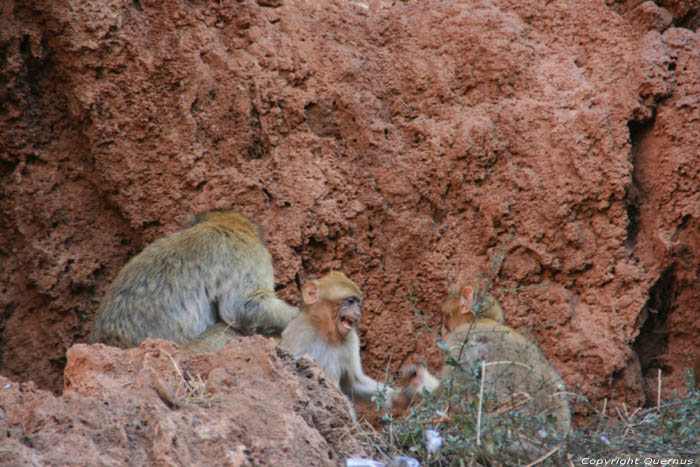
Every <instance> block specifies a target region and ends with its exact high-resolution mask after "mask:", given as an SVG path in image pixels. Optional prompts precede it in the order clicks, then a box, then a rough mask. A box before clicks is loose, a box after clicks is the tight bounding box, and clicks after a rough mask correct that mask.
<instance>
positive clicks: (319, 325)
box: [301, 271, 362, 343]
mask: <svg viewBox="0 0 700 467" xmlns="http://www.w3.org/2000/svg"><path fill="white" fill-rule="evenodd" d="M301 297H302V301H303V308H302V312H303V313H306V314H307V315H309V316H310V318H311V319H312V320H313V321H314V322H315V324H316V329H320V330H321V332H322V333H323V334H324V336H325V338H326V341H327V342H334V343H339V342H342V341H344V340H345V338H346V337H347V336H348V334H350V331H352V330H353V329H355V328H356V327H357V325H358V323H359V322H360V318H361V317H362V292H361V291H360V288H359V287H358V286H357V284H355V283H354V282H353V281H351V280H350V279H348V278H347V276H346V275H345V274H343V273H342V272H337V271H334V272H331V273H329V274H326V275H325V276H323V277H322V278H320V279H317V280H312V281H308V282H306V283H305V284H304V285H303V287H302V288H301Z"/></svg>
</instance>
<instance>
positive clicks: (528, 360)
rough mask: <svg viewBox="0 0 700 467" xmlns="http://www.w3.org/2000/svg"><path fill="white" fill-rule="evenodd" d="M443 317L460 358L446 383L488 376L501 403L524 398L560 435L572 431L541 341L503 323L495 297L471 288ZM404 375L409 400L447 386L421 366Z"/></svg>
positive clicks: (488, 389) (487, 384)
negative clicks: (534, 339)
mask: <svg viewBox="0 0 700 467" xmlns="http://www.w3.org/2000/svg"><path fill="white" fill-rule="evenodd" d="M442 315H443V323H444V326H445V328H446V331H447V332H448V334H447V336H446V337H445V342H446V344H447V349H448V352H449V355H450V356H451V357H452V358H454V360H456V361H457V362H459V366H457V367H455V368H451V367H449V366H448V365H445V367H444V368H443V371H442V375H441V379H442V381H443V382H445V381H447V380H448V378H450V377H453V378H454V379H456V380H457V381H460V382H464V383H475V382H476V383H477V384H470V385H469V387H478V382H479V381H480V378H483V383H484V392H485V394H487V395H488V397H490V398H491V402H493V403H494V404H495V405H499V404H505V403H507V402H509V401H512V400H513V396H514V395H516V396H521V398H522V400H521V402H520V404H519V405H518V407H520V408H523V409H524V410H523V411H524V412H525V413H528V414H529V415H531V416H533V417H535V416H540V417H544V418H545V419H547V420H549V421H550V423H549V426H550V427H551V428H553V429H554V430H555V431H556V432H557V433H558V434H559V435H565V434H566V433H568V432H569V431H570V430H571V413H570V411H569V403H568V399H567V397H566V394H565V391H566V388H565V385H564V382H563V381H562V379H561V377H560V376H559V374H558V373H557V371H556V370H555V369H554V367H553V366H552V365H551V364H550V363H549V361H548V360H547V359H546V358H545V356H544V355H543V354H542V352H541V351H540V349H539V348H538V347H537V346H536V345H535V344H533V343H531V342H530V341H529V340H527V339H526V338H525V337H524V336H522V335H521V334H519V333H518V332H516V331H515V330H513V329H511V328H509V327H507V326H504V325H503V324H502V323H503V311H502V309H501V306H500V305H499V304H498V302H497V301H496V299H495V298H494V297H493V296H491V295H490V294H488V293H487V292H482V291H479V290H478V289H474V288H473V287H470V286H466V287H464V288H462V290H461V291H460V293H459V295H458V296H457V295H451V296H450V297H449V298H448V299H447V300H445V302H444V303H443V305H442ZM481 361H484V364H485V366H484V368H485V373H484V374H481V371H482V370H481V365H480V362H481ZM402 378H403V379H404V380H405V381H406V382H407V386H406V387H405V388H404V389H403V392H404V398H408V396H412V395H417V394H418V393H420V391H422V390H423V388H425V389H426V390H427V391H428V392H431V393H434V394H439V391H442V390H443V389H444V388H443V386H442V385H441V384H440V382H439V381H438V380H437V379H436V378H435V377H433V376H432V375H431V374H430V373H429V372H428V371H427V370H425V369H424V368H421V367H417V366H415V365H413V366H408V367H407V368H406V369H404V372H403V376H402ZM477 380H479V381H477ZM465 386H467V385H466V384H465Z"/></svg>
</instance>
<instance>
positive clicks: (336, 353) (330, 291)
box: [280, 271, 396, 418]
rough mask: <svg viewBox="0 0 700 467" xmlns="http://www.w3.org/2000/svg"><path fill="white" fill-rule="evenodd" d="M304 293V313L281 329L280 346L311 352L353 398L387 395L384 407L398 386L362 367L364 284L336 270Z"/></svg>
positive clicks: (299, 353)
mask: <svg viewBox="0 0 700 467" xmlns="http://www.w3.org/2000/svg"><path fill="white" fill-rule="evenodd" d="M301 296H302V297H301V298H302V307H301V312H300V313H299V315H297V317H296V318H294V319H293V320H292V322H290V323H289V325H288V326H287V328H286V329H285V330H284V331H283V332H282V341H281V342H280V345H281V347H282V348H284V349H286V350H288V351H289V352H291V353H292V354H293V355H294V356H295V357H297V358H299V357H301V356H302V355H304V354H310V355H311V356H312V357H313V358H314V359H315V360H316V362H317V363H318V365H319V366H320V367H321V369H322V370H323V371H324V373H325V374H326V376H327V377H328V378H329V380H330V381H331V382H332V383H333V384H334V385H335V386H336V387H337V388H339V389H340V390H341V391H342V392H343V393H344V394H345V395H347V396H348V397H349V398H350V399H353V398H358V399H361V400H370V399H371V398H372V396H373V395H375V394H376V393H383V394H384V407H386V408H389V407H391V405H392V403H393V398H394V396H395V394H396V390H395V389H394V388H392V387H390V386H389V385H385V384H382V383H380V382H378V381H375V380H374V379H372V378H370V377H369V376H367V375H365V373H364V371H363V370H362V361H361V360H360V338H359V337H358V335H357V325H358V323H359V322H360V318H361V317H362V292H361V291H360V288H359V287H358V286H357V285H356V284H355V283H354V282H353V281H352V280H350V279H349V278H348V277H347V276H346V275H345V274H343V273H342V272H337V271H333V272H330V273H329V274H327V275H325V276H323V277H322V278H320V279H318V280H311V281H307V282H306V283H304V285H303V286H302V288H301ZM353 418H356V417H355V416H354V414H353Z"/></svg>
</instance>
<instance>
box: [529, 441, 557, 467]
mask: <svg viewBox="0 0 700 467" xmlns="http://www.w3.org/2000/svg"><path fill="white" fill-rule="evenodd" d="M560 447H561V446H557V447H555V448H554V449H552V450H551V451H549V452H548V453H547V454H545V455H544V456H542V457H540V458H539V459H536V460H534V461H533V462H531V463H529V464H527V465H526V466H525V467H532V466H533V465H537V464H539V463H540V462H542V461H543V460H545V459H546V458H548V457H549V456H551V455H552V454H554V453H555V452H557V451H558V450H559V448H560Z"/></svg>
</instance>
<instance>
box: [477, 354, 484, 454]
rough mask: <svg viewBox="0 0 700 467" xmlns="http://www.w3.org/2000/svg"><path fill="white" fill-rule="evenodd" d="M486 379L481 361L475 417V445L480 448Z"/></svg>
mask: <svg viewBox="0 0 700 467" xmlns="http://www.w3.org/2000/svg"><path fill="white" fill-rule="evenodd" d="M485 379H486V362H485V361H484V360H482V361H481V387H480V388H479V411H478V412H477V416H476V445H477V446H481V406H482V405H483V403H484V380H485Z"/></svg>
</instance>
